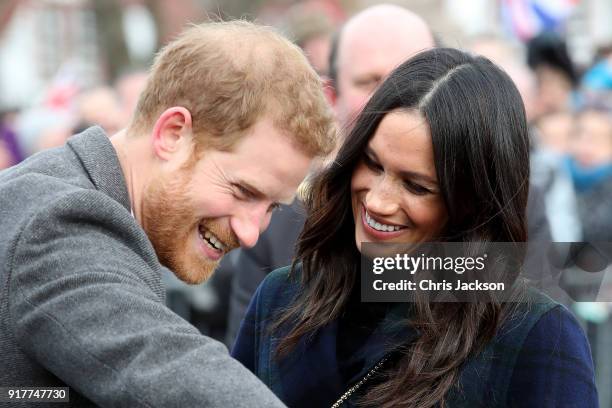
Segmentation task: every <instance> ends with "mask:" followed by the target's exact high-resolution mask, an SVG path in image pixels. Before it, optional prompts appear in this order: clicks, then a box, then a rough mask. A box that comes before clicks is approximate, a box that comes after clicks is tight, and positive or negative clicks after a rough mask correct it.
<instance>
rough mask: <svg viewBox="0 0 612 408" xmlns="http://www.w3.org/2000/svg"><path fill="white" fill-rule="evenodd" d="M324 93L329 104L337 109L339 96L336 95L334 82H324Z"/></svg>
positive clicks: (327, 79)
mask: <svg viewBox="0 0 612 408" xmlns="http://www.w3.org/2000/svg"><path fill="white" fill-rule="evenodd" d="M323 93H324V94H325V98H326V99H327V102H329V104H330V105H331V106H332V107H335V106H336V97H337V96H338V95H337V94H336V88H334V84H333V81H332V80H331V79H329V78H325V79H324V80H323Z"/></svg>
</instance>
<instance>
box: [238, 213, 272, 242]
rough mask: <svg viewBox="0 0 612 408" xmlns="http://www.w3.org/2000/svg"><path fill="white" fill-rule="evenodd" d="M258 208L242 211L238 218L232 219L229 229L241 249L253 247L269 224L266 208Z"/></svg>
mask: <svg viewBox="0 0 612 408" xmlns="http://www.w3.org/2000/svg"><path fill="white" fill-rule="evenodd" d="M260 207H261V206H258V207H255V208H251V209H249V210H246V211H244V213H243V214H241V215H240V216H236V217H233V218H232V221H231V227H232V230H233V231H234V234H236V237H237V238H238V242H239V243H240V246H241V247H245V248H252V247H254V246H255V244H256V243H257V240H258V239H259V235H260V234H261V233H262V232H263V231H264V230H265V229H266V228H267V227H268V224H269V223H270V213H269V212H268V211H267V207H265V208H260Z"/></svg>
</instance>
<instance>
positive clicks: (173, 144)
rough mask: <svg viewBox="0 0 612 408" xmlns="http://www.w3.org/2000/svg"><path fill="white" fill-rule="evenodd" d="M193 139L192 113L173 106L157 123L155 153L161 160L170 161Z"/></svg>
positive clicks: (154, 136)
mask: <svg viewBox="0 0 612 408" xmlns="http://www.w3.org/2000/svg"><path fill="white" fill-rule="evenodd" d="M191 137H192V122H191V113H190V112H189V111H188V110H187V109H186V108H184V107H182V106H173V107H172V108H168V109H166V110H165V111H164V112H162V114H161V115H159V118H157V121H156V122H155V126H154V127H153V152H154V154H155V156H157V157H159V158H160V159H161V160H169V159H170V158H171V157H172V156H174V155H175V154H176V153H177V152H178V151H179V150H181V147H182V146H184V145H185V144H187V143H190V142H191Z"/></svg>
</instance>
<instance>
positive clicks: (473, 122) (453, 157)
mask: <svg viewBox="0 0 612 408" xmlns="http://www.w3.org/2000/svg"><path fill="white" fill-rule="evenodd" d="M397 110H406V111H408V110H409V111H418V112H419V113H420V114H422V115H423V117H424V118H425V119H426V120H427V122H428V124H429V128H430V131H431V138H432V144H433V150H434V160H435V166H436V173H437V178H438V182H439V187H440V191H441V195H442V198H443V201H444V203H445V205H446V210H447V213H448V221H447V224H446V227H445V229H444V231H443V236H442V237H441V239H440V240H445V241H455V242H498V241H501V242H525V241H526V240H527V227H526V205H527V195H528V184H529V143H528V136H527V125H526V119H525V111H524V107H523V103H522V100H521V97H520V95H519V92H518V91H517V89H516V87H515V86H514V84H513V82H512V80H511V79H510V78H509V77H508V75H506V74H505V73H504V72H503V71H502V70H501V69H499V68H498V67H497V66H495V65H494V64H493V63H491V62H490V61H489V60H487V59H485V58H482V57H477V56H472V55H470V54H467V53H464V52H462V51H459V50H455V49H449V48H438V49H432V50H429V51H425V52H422V53H420V54H417V55H416V56H414V57H413V58H411V59H410V60H408V61H406V62H405V63H403V64H402V65H400V66H399V67H398V68H397V69H396V70H395V71H393V72H392V73H391V75H390V76H389V77H388V78H387V79H386V80H385V81H384V83H383V84H382V85H381V86H380V87H379V89H378V90H377V91H376V92H375V93H374V95H373V96H372V98H371V99H370V101H369V102H368V104H367V105H366V106H365V108H364V110H363V112H362V113H361V114H360V116H359V117H358V118H357V120H356V122H355V126H354V128H353V129H352V131H351V133H350V134H349V135H348V137H347V139H346V141H345V142H344V144H343V146H342V147H341V148H340V151H339V153H338V156H337V158H336V160H335V161H334V162H333V164H331V165H330V166H329V167H327V168H326V169H325V170H324V171H323V172H322V173H321V174H319V175H318V176H317V177H316V178H315V179H314V181H313V184H312V186H311V188H310V190H309V193H308V194H307V196H306V198H305V204H306V207H307V209H308V217H307V220H306V223H305V227H304V230H303V232H302V233H301V236H300V238H299V241H298V247H297V256H296V259H295V262H294V264H293V267H294V268H295V266H296V265H297V264H298V263H301V265H302V275H301V280H302V282H301V283H302V285H303V291H302V292H301V293H300V295H299V296H298V298H296V300H295V301H294V302H293V303H292V304H291V305H290V306H289V308H288V309H287V310H285V311H284V313H283V315H282V316H280V319H279V321H278V322H277V326H276V327H280V326H283V325H287V326H289V327H290V331H289V333H288V335H287V336H285V337H284V338H283V339H282V340H281V342H280V344H279V346H278V349H277V356H279V358H282V356H284V355H286V353H287V352H289V351H290V350H291V349H293V348H294V347H295V346H296V344H297V343H298V342H299V341H300V339H302V338H303V337H305V336H311V335H314V334H316V332H317V330H318V329H320V328H322V327H323V326H325V325H327V324H328V323H330V322H331V321H332V320H334V319H337V318H338V317H339V316H340V315H341V314H342V312H343V310H344V307H345V305H346V304H347V301H348V299H349V296H350V293H351V291H352V290H353V287H354V286H355V282H356V281H357V279H358V274H359V270H360V254H359V252H358V250H357V247H356V244H355V223H354V219H353V213H352V210H351V189H350V185H351V176H352V174H353V170H354V169H355V167H356V165H357V164H358V163H359V162H360V160H362V158H363V154H364V153H363V152H364V149H365V148H366V146H367V144H368V142H369V141H370V139H371V138H372V136H373V135H374V133H375V131H376V129H377V127H378V125H379V124H380V122H381V120H382V119H383V117H384V116H385V115H386V114H387V113H389V112H392V111H397ZM504 308H505V306H503V305H502V304H500V303H499V302H497V303H496V302H481V303H429V302H426V301H420V302H419V301H417V302H416V304H415V307H414V313H413V315H411V316H410V317H409V320H408V321H407V324H410V325H411V326H412V327H414V328H415V329H416V330H417V333H418V336H417V338H416V340H414V341H412V342H411V343H410V344H408V345H407V346H406V347H405V349H404V350H403V353H402V354H401V356H400V357H399V361H397V362H396V363H395V364H394V365H393V367H392V368H390V369H388V370H387V372H386V373H385V376H384V381H381V382H378V383H376V384H375V385H374V386H372V387H370V389H369V390H368V391H367V393H366V394H365V395H364V397H363V398H362V401H361V402H362V404H363V405H368V406H380V407H432V406H435V405H440V406H444V398H445V396H446V395H447V393H448V392H449V391H450V390H451V388H452V387H453V385H454V384H455V383H456V382H457V380H458V376H459V372H460V368H461V366H462V364H463V363H464V362H465V361H466V360H467V359H468V358H469V357H470V356H471V355H473V354H474V353H476V352H477V351H479V350H481V349H482V347H483V346H484V345H485V344H486V343H487V342H488V341H490V340H491V339H492V338H493V336H494V335H495V333H496V331H497V329H498V327H499V325H500V323H501V321H502V320H503V318H504V316H505V309H504Z"/></svg>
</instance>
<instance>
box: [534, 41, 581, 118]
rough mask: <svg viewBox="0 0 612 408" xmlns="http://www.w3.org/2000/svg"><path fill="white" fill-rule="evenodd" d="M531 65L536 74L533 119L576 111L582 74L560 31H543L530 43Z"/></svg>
mask: <svg viewBox="0 0 612 408" xmlns="http://www.w3.org/2000/svg"><path fill="white" fill-rule="evenodd" d="M527 64H528V65H529V67H530V68H531V69H532V70H533V72H534V73H535V76H536V83H537V88H536V100H535V103H534V111H535V112H534V115H533V116H532V118H533V119H536V118H538V117H539V116H541V115H545V114H548V113H552V112H557V111H564V110H572V109H574V108H575V107H576V106H577V105H578V104H579V101H578V94H577V93H576V87H577V85H578V73H577V72H576V68H575V66H574V63H573V62H572V60H571V58H570V55H569V53H568V51H567V44H566V43H565V41H564V40H563V39H562V38H561V37H560V36H559V35H558V34H556V33H553V32H543V33H541V34H538V35H537V36H536V37H534V38H533V39H531V40H530V41H529V42H528V43H527Z"/></svg>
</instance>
